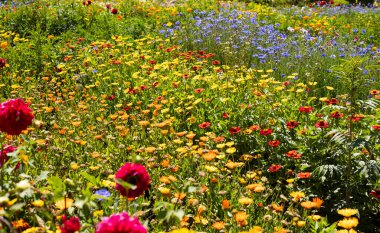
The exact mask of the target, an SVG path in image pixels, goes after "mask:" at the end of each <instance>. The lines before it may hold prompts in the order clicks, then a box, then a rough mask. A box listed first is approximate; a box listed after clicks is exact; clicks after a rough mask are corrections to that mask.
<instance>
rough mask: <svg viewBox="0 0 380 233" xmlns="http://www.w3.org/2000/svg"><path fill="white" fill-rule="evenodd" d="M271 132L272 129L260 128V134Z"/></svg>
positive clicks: (269, 133)
mask: <svg viewBox="0 0 380 233" xmlns="http://www.w3.org/2000/svg"><path fill="white" fill-rule="evenodd" d="M272 133H273V130H271V129H262V130H260V134H261V135H264V136H267V135H271V134H272Z"/></svg>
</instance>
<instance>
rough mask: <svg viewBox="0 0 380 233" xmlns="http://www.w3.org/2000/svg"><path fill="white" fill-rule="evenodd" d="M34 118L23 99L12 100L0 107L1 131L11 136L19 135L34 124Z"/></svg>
mask: <svg viewBox="0 0 380 233" xmlns="http://www.w3.org/2000/svg"><path fill="white" fill-rule="evenodd" d="M33 118H34V116H33V114H32V110H31V109H30V108H29V106H28V104H27V103H25V102H24V101H23V100H22V99H19V98H18V99H11V100H8V101H6V102H4V103H2V104H1V105H0V130H1V131H3V132H6V133H7V134H9V135H19V134H21V132H22V131H23V130H25V129H27V127H28V126H29V125H31V124H32V120H33Z"/></svg>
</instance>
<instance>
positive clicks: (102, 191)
mask: <svg viewBox="0 0 380 233" xmlns="http://www.w3.org/2000/svg"><path fill="white" fill-rule="evenodd" d="M95 195H98V196H102V197H104V198H108V197H109V196H110V195H111V193H110V192H109V191H108V190H107V189H105V188H103V189H98V190H96V191H95ZM104 198H98V200H99V201H103V200H104Z"/></svg>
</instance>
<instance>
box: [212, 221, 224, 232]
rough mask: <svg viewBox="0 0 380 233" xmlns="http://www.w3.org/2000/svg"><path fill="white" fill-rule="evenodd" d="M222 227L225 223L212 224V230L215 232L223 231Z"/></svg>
mask: <svg viewBox="0 0 380 233" xmlns="http://www.w3.org/2000/svg"><path fill="white" fill-rule="evenodd" d="M224 225H225V223H224V222H223V221H219V222H214V224H212V228H214V229H215V230H217V231H220V230H222V229H224Z"/></svg>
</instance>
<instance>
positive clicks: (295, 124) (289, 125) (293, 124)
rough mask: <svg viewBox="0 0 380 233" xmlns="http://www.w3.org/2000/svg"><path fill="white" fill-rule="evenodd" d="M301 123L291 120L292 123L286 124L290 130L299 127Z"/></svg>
mask: <svg viewBox="0 0 380 233" xmlns="http://www.w3.org/2000/svg"><path fill="white" fill-rule="evenodd" d="M299 124H300V123H299V122H297V121H294V120H291V121H288V122H286V127H287V128H288V129H294V128H295V127H297V126H298V125H299Z"/></svg>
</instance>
